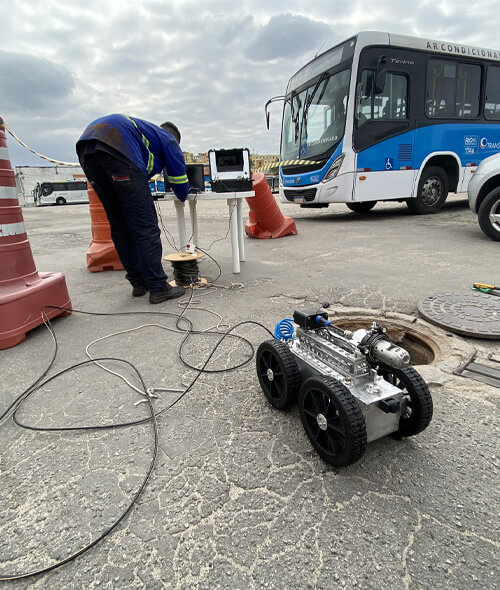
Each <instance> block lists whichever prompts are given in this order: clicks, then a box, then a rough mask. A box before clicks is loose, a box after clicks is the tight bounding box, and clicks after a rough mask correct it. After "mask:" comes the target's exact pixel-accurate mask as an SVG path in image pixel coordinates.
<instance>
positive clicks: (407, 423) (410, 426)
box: [378, 363, 433, 438]
mask: <svg viewBox="0 0 500 590" xmlns="http://www.w3.org/2000/svg"><path fill="white" fill-rule="evenodd" d="M378 374H379V375H382V377H383V378H384V379H385V380H386V381H388V382H389V383H392V385H395V386H396V387H398V388H399V389H401V390H402V391H403V393H404V395H405V397H406V411H405V413H404V414H403V415H402V416H401V418H400V420H399V429H398V430H397V431H396V432H395V433H394V434H393V436H394V437H396V438H401V437H403V436H413V435H415V434H418V433H419V432H422V430H425V429H426V428H427V426H429V424H430V422H431V420H432V412H433V405H432V396H431V392H430V391H429V388H428V387H427V384H426V382H425V381H424V380H423V379H422V377H421V376H420V374H419V373H418V372H417V371H416V370H415V369H414V368H413V367H406V368H405V369H394V368H393V367H389V366H387V365H384V364H382V363H380V365H379V368H378Z"/></svg>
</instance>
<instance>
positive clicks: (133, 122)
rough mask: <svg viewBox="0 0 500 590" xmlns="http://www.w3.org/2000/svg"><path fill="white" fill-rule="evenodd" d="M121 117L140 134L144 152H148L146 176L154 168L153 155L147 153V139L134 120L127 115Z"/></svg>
mask: <svg viewBox="0 0 500 590" xmlns="http://www.w3.org/2000/svg"><path fill="white" fill-rule="evenodd" d="M123 116H124V117H125V119H128V120H129V121H130V122H131V123H132V125H133V126H134V127H135V128H136V129H137V131H138V132H139V133H140V134H141V139H142V143H143V144H144V145H145V146H146V150H147V151H148V165H147V168H146V171H147V173H148V174H151V172H153V168H154V167H155V157H154V155H153V153H152V152H150V151H149V139H148V138H147V137H146V136H145V135H144V133H141V130H140V129H139V127H138V125H137V123H136V122H135V121H134V119H132V118H131V117H129V116H128V115H123Z"/></svg>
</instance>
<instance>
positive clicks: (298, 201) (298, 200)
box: [293, 197, 304, 203]
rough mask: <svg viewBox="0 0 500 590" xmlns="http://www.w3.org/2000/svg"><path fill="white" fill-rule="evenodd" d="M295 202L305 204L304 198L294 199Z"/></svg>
mask: <svg viewBox="0 0 500 590" xmlns="http://www.w3.org/2000/svg"><path fill="white" fill-rule="evenodd" d="M293 202H294V203H303V202H304V197H293Z"/></svg>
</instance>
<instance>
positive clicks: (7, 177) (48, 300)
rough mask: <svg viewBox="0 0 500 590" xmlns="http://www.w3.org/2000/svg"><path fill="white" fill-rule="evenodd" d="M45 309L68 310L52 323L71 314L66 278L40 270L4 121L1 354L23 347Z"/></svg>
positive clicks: (0, 151) (0, 150)
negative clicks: (10, 155)
mask: <svg viewBox="0 0 500 590" xmlns="http://www.w3.org/2000/svg"><path fill="white" fill-rule="evenodd" d="M45 306H56V307H63V308H65V311H63V310H61V309H46V310H45V313H46V315H47V317H48V318H49V319H50V318H53V317H55V316H59V315H68V314H69V313H71V311H68V310H71V300H70V298H69V295H68V289H67V287H66V280H65V278H64V275H63V274H62V273H59V272H44V273H38V272H37V270H36V267H35V262H34V260H33V254H32V252H31V246H30V243H29V240H28V236H27V234H26V229H25V227H24V220H23V213H22V210H21V207H20V206H19V201H18V199H17V195H16V180H15V176H14V170H13V169H12V165H11V163H10V160H9V152H8V150H7V137H6V135H5V130H4V125H3V119H2V118H1V117H0V350H3V349H5V348H11V347H12V346H16V344H19V343H21V342H22V341H23V340H24V339H25V338H26V333H27V332H29V330H33V328H36V327H37V326H39V325H41V324H43V322H44V318H43V316H42V308H43V307H45Z"/></svg>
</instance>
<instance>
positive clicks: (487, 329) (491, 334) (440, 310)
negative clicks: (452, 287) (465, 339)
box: [418, 293, 500, 340]
mask: <svg viewBox="0 0 500 590" xmlns="http://www.w3.org/2000/svg"><path fill="white" fill-rule="evenodd" d="M418 311H419V312H420V313H421V315H422V316H423V317H424V318H425V319H427V320H429V322H432V323H433V324H436V325H437V326H440V327H442V328H445V329H446V330H450V332H455V333H456V334H462V335H464V336H472V337H474V338H488V339H491V340H498V339H500V297H495V296H494V295H487V294H486V293H436V294H435V295H431V296H430V297H427V299H424V300H423V301H421V302H420V303H419V305H418Z"/></svg>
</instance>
